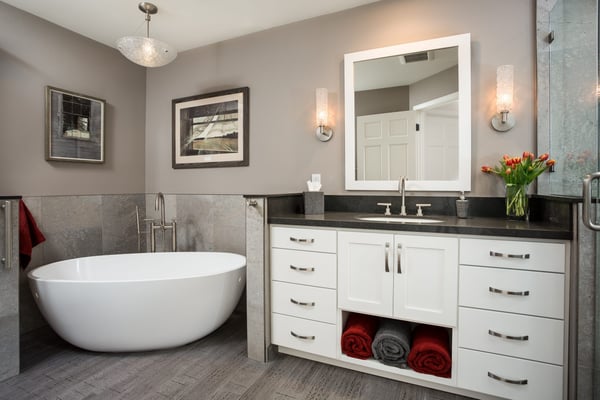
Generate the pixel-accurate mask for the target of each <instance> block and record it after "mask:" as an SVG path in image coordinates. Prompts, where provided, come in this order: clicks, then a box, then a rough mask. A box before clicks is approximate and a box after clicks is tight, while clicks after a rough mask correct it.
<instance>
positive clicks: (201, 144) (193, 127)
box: [172, 87, 249, 168]
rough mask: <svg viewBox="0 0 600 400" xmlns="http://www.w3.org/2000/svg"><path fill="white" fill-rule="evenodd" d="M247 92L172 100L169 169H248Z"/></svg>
mask: <svg viewBox="0 0 600 400" xmlns="http://www.w3.org/2000/svg"><path fill="white" fill-rule="evenodd" d="M248 96H249V88H247V87H242V88H237V89H231V90H224V91H220V92H213V93H208V94H200V95H196V96H190V97H184V98H180V99H174V100H173V104H172V112H173V168H208V167H213V168H214V167H241V166H247V165H249V159H248V158H249V157H248V156H249V142H248V140H249V132H248V128H249V120H248V118H249V108H248Z"/></svg>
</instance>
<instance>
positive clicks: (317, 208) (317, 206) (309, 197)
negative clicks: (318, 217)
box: [304, 192, 325, 215]
mask: <svg viewBox="0 0 600 400" xmlns="http://www.w3.org/2000/svg"><path fill="white" fill-rule="evenodd" d="M324 212H325V196H324V194H323V192H304V214H305V215H315V214H323V213H324Z"/></svg>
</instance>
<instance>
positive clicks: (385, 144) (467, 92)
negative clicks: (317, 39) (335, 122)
mask: <svg viewBox="0 0 600 400" xmlns="http://www.w3.org/2000/svg"><path fill="white" fill-rule="evenodd" d="M344 85H345V125H346V134H345V139H346V142H345V153H346V166H345V167H346V190H398V181H399V179H400V177H402V176H404V177H406V179H407V180H406V190H412V191H470V190H471V36H470V34H468V33H467V34H462V35H456V36H448V37H443V38H438V39H432V40H425V41H420V42H412V43H405V44H400V45H396V46H390V47H384V48H378V49H371V50H365V51H359V52H355V53H349V54H346V55H345V56H344Z"/></svg>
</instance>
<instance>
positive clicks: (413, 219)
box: [356, 216, 444, 224]
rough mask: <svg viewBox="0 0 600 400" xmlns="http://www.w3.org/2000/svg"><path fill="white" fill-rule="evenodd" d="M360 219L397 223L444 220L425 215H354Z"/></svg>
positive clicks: (435, 222) (431, 222)
mask: <svg viewBox="0 0 600 400" xmlns="http://www.w3.org/2000/svg"><path fill="white" fill-rule="evenodd" d="M356 218H357V219H360V220H361V221H370V222H395V223H399V224H437V223H440V222H444V221H442V220H441V219H433V218H425V217H392V216H389V217H356Z"/></svg>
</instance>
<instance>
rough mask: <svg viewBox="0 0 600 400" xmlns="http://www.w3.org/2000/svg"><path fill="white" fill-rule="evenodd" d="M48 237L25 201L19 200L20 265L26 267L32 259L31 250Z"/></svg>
mask: <svg viewBox="0 0 600 400" xmlns="http://www.w3.org/2000/svg"><path fill="white" fill-rule="evenodd" d="M44 240H46V238H45V237H44V234H43V233H42V232H41V231H40V230H39V228H38V226H37V224H36V222H35V219H34V218H33V215H31V212H30V211H29V209H28V208H27V206H26V205H25V203H24V202H23V200H19V265H20V266H21V268H23V269H25V268H26V267H27V265H28V264H29V261H31V252H32V250H33V248H34V247H35V246H37V245H38V244H40V243H42V242H43V241H44Z"/></svg>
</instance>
